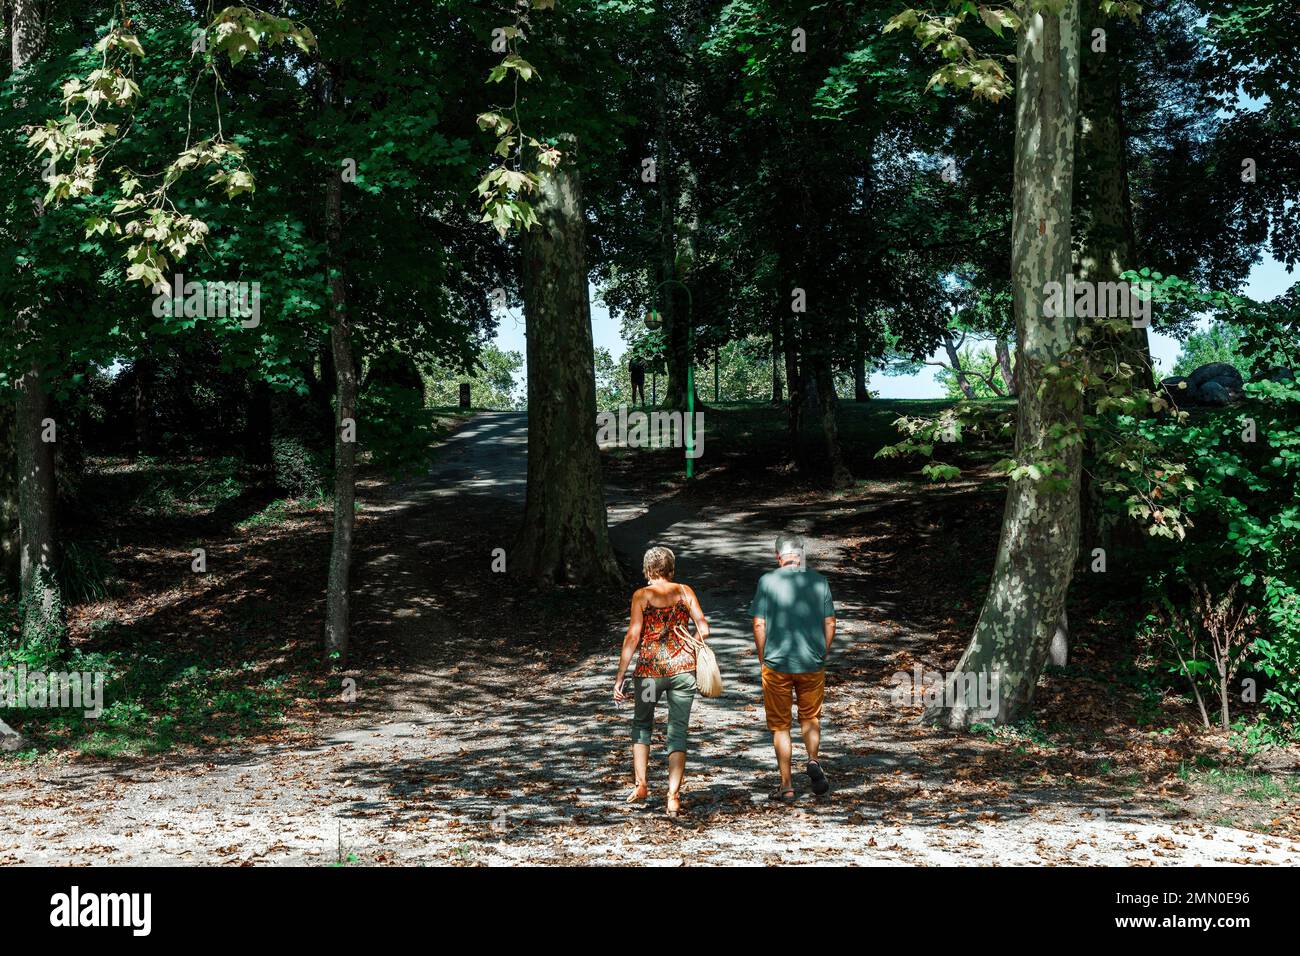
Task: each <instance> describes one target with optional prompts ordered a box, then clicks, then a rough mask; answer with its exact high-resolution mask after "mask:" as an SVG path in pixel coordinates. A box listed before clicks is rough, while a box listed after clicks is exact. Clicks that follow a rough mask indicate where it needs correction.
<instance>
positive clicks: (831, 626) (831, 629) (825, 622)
mask: <svg viewBox="0 0 1300 956" xmlns="http://www.w3.org/2000/svg"><path fill="white" fill-rule="evenodd" d="M822 633H823V634H825V635H826V653H827V654H829V653H830V652H831V641H833V640H835V618H833V617H827V618H823V619H822Z"/></svg>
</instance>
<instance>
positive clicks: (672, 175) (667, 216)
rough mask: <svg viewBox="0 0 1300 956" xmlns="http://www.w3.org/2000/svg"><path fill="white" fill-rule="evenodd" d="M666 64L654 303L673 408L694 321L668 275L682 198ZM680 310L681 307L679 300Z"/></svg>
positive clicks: (658, 98)
mask: <svg viewBox="0 0 1300 956" xmlns="http://www.w3.org/2000/svg"><path fill="white" fill-rule="evenodd" d="M665 69H666V67H664V66H662V65H661V67H660V69H659V75H658V76H657V77H656V79H655V105H656V109H657V134H656V139H657V141H658V147H657V152H658V155H657V156H656V160H655V180H656V183H657V185H658V189H659V269H658V274H657V277H656V284H657V285H658V293H657V295H656V296H655V301H654V302H653V303H651V306H652V307H657V308H658V309H659V314H660V316H661V317H662V318H663V330H664V347H665V350H666V354H665V355H664V363H665V366H666V371H667V373H668V382H667V384H666V386H665V387H664V406H665V407H667V408H674V409H683V410H684V409H685V408H686V378H687V371H686V370H687V365H688V363H689V361H690V359H689V356H688V354H687V353H688V351H689V349H688V341H687V339H688V335H689V326H688V324H687V323H689V322H690V321H691V318H692V317H691V316H690V315H688V314H687V313H688V312H689V309H688V306H687V303H686V299H685V296H683V295H682V293H681V290H680V289H678V288H677V287H676V286H674V285H672V284H671V283H669V284H667V285H665V284H664V283H666V282H667V281H668V280H669V279H675V278H677V202H678V200H679V198H680V196H679V193H678V188H677V179H678V176H677V166H676V163H677V158H676V156H675V155H674V153H673V142H672V135H671V132H670V124H671V118H670V115H669V110H670V104H669V96H670V92H669V88H668V86H669V85H668V78H667V76H665V75H664V74H665ZM679 302H680V303H681V310H680V311H679V310H678V303H679Z"/></svg>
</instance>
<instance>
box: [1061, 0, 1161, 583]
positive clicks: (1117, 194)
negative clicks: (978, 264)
mask: <svg viewBox="0 0 1300 956" xmlns="http://www.w3.org/2000/svg"><path fill="white" fill-rule="evenodd" d="M1081 16H1082V18H1083V37H1084V47H1083V49H1082V50H1081V52H1080V59H1081V70H1080V77H1079V131H1078V144H1077V155H1078V166H1079V169H1078V174H1077V176H1076V180H1077V181H1076V185H1075V190H1074V203H1075V206H1074V210H1075V211H1074V219H1075V223H1076V228H1077V230H1078V235H1077V237H1076V241H1075V247H1076V263H1075V271H1076V272H1077V273H1078V277H1079V278H1080V279H1081V280H1083V281H1088V282H1095V283H1102V282H1115V281H1117V280H1118V279H1119V277H1120V274H1121V273H1122V272H1123V271H1124V270H1126V269H1131V268H1133V267H1134V266H1135V265H1136V263H1135V262H1134V261H1133V250H1134V246H1135V241H1134V231H1133V206H1132V202H1131V199H1130V195H1129V183H1128V141H1127V139H1128V138H1127V135H1126V133H1125V130H1124V120H1123V111H1124V104H1123V89H1122V83H1121V71H1120V70H1119V69H1118V64H1119V63H1120V62H1121V60H1122V53H1121V51H1120V49H1119V45H1120V44H1121V43H1122V41H1123V35H1124V32H1125V29H1124V26H1123V25H1122V24H1120V23H1118V22H1112V23H1109V24H1108V23H1107V20H1106V16H1105V15H1104V14H1103V13H1102V12H1101V11H1100V9H1099V8H1098V7H1097V5H1096V4H1095V3H1085V4H1083V7H1082V9H1081ZM1097 28H1101V29H1104V30H1106V43H1107V50H1106V51H1105V52H1103V51H1100V50H1095V49H1093V47H1094V45H1095V43H1094V42H1093V41H1092V40H1091V36H1092V32H1093V30H1094V29H1097ZM1099 299H1100V297H1099ZM1090 348H1091V354H1092V361H1093V364H1094V367H1095V368H1097V369H1098V371H1099V374H1100V375H1102V376H1104V377H1105V378H1106V379H1107V380H1113V379H1120V378H1122V374H1121V369H1120V366H1121V363H1124V364H1127V365H1128V366H1129V367H1130V368H1131V369H1132V370H1133V372H1132V378H1131V380H1129V381H1128V383H1127V384H1128V385H1129V387H1131V388H1148V389H1149V388H1151V387H1152V386H1153V384H1154V376H1153V374H1152V364H1151V348H1150V342H1149V339H1148V337H1147V329H1145V328H1132V327H1130V328H1127V329H1125V330H1124V331H1123V332H1122V333H1120V334H1114V333H1113V332H1109V331H1108V332H1106V333H1103V334H1099V335H1096V336H1094V337H1093V339H1092V344H1091V346H1090ZM1094 447H1095V443H1094V441H1093V439H1092V437H1091V436H1089V440H1088V444H1087V446H1086V450H1085V454H1086V455H1087V456H1088V457H1091V456H1092V455H1093V454H1094ZM1080 497H1081V501H1082V507H1083V517H1082V535H1083V550H1084V553H1085V554H1087V553H1090V552H1092V551H1093V550H1094V549H1096V548H1102V549H1104V550H1110V549H1111V548H1112V547H1114V546H1117V545H1118V546H1122V547H1126V548H1128V549H1130V550H1132V549H1135V548H1138V547H1140V546H1141V538H1142V535H1141V532H1140V530H1139V529H1138V526H1137V524H1136V523H1134V522H1131V521H1127V520H1126V519H1124V518H1123V517H1122V516H1118V520H1116V518H1117V516H1115V515H1114V514H1111V513H1108V512H1107V510H1106V508H1105V505H1104V502H1103V499H1102V492H1101V489H1100V488H1098V487H1096V486H1095V484H1094V483H1093V482H1092V481H1091V480H1090V478H1089V476H1088V474H1087V473H1086V472H1085V474H1084V476H1083V489H1082V492H1081V496H1080ZM1128 567H1131V565H1130V564H1128V563H1126V562H1117V564H1116V568H1117V570H1118V571H1119V573H1120V574H1121V575H1123V574H1124V573H1125V572H1124V570H1123V569H1126V568H1128Z"/></svg>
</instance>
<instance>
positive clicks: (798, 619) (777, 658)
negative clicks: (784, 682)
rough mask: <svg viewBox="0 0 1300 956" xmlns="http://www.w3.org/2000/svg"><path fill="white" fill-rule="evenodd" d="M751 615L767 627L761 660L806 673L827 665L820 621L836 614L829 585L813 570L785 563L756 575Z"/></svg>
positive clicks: (779, 668)
mask: <svg viewBox="0 0 1300 956" xmlns="http://www.w3.org/2000/svg"><path fill="white" fill-rule="evenodd" d="M749 612H750V614H751V615H752V616H753V617H758V618H762V619H763V622H764V624H765V625H766V630H767V641H766V644H765V645H764V649H763V663H764V664H766V665H767V666H768V667H770V668H771V669H772V670H774V671H779V672H780V673H782V674H809V673H812V672H814V671H819V670H821V669H822V668H823V667H825V666H826V633H825V631H824V630H823V628H822V621H823V620H824V619H826V618H828V617H834V616H835V604H834V602H833V601H832V600H831V586H830V584H829V583H828V582H827V580H826V578H825V577H824V576H823V575H821V574H818V573H817V572H816V571H808V570H805V569H803V568H800V567H799V566H797V565H786V566H785V567H783V568H776V569H775V570H772V571H768V572H767V574H765V575H763V576H762V577H761V578H759V581H758V588H757V590H755V591H754V601H753V603H752V604H751V605H750V607H749Z"/></svg>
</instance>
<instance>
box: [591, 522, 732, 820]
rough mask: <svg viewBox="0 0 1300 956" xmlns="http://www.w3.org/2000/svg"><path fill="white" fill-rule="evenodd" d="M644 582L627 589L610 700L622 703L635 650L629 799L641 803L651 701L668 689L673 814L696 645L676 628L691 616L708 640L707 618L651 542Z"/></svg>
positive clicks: (678, 805)
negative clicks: (627, 610) (628, 606)
mask: <svg viewBox="0 0 1300 956" xmlns="http://www.w3.org/2000/svg"><path fill="white" fill-rule="evenodd" d="M641 568H642V571H643V572H644V574H645V578H646V586H645V587H643V588H638V589H637V591H636V593H635V594H633V595H632V611H631V620H630V621H629V623H628V627H627V634H626V635H625V636H624V638H623V652H622V654H621V655H620V656H619V660H618V675H617V676H616V677H615V678H614V700H615V701H617V702H619V703H622V702H623V701H625V700H627V697H628V695H627V694H626V693H625V692H624V689H623V679H624V675H625V674H626V673H627V668H628V665H629V664H630V663H631V662H632V655H633V654H636V668H635V669H634V670H633V672H632V685H633V686H632V698H633V711H632V777H633V785H632V792H631V793H630V794H628V798H627V802H628V803H641V802H642V801H643V800H645V799H646V797H647V796H648V795H649V792H650V791H649V787H648V786H647V784H646V770H647V767H648V765H649V763H650V734H651V730H652V729H653V727H654V717H655V704H657V703H658V702H659V699H660V698H661V697H662V696H664V695H665V694H667V695H668V796H667V801H666V810H667V812H668V815H669V816H673V817H675V816H677V814H679V813H680V812H681V811H682V810H683V809H684V805H683V803H682V798H681V787H682V779H683V778H684V777H685V775H686V745H687V732H688V729H689V726H690V720H691V705H692V704H693V703H694V702H695V651H694V649H693V648H692V647H691V646H690V645H689V644H688V643H687V642H686V641H684V640H682V638H681V637H679V636H678V635H677V634H676V633H675V630H674V629H675V628H678V627H681V628H683V629H684V628H685V627H686V625H687V623H688V622H689V621H694V622H695V637H697V638H698V639H699V640H701V641H705V640H708V637H709V622H708V620H707V619H706V618H705V617H704V611H703V610H702V609H701V608H700V602H699V600H698V599H697V598H696V597H695V592H694V591H692V590H691V589H690V588H689V587H688V586H687V585H685V584H677V583H676V582H674V581H673V574H674V573H675V571H676V559H675V558H674V557H673V553H672V551H670V550H668V549H667V548H651V549H650V550H649V551H647V552H646V553H645V558H644V559H643V561H642V563H641Z"/></svg>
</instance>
